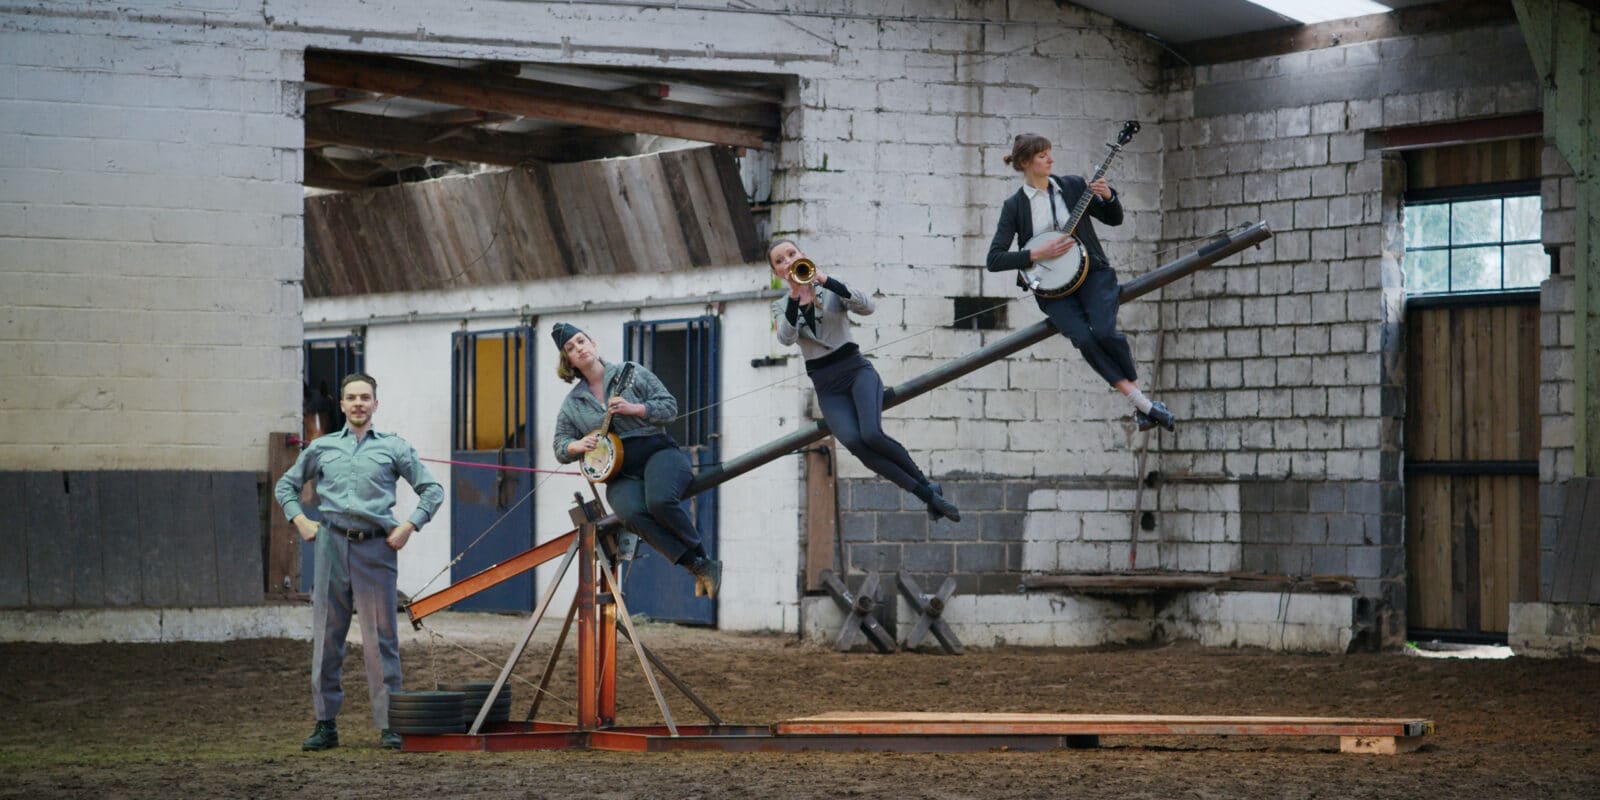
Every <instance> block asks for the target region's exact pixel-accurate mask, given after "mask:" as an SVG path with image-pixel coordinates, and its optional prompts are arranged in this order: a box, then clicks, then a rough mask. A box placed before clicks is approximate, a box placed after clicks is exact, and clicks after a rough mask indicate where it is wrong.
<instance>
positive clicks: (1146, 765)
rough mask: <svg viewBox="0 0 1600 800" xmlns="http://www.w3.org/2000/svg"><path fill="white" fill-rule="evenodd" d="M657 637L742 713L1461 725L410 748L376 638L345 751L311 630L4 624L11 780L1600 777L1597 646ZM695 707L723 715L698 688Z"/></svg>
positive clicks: (1218, 782)
mask: <svg viewBox="0 0 1600 800" xmlns="http://www.w3.org/2000/svg"><path fill="white" fill-rule="evenodd" d="M509 622H510V623H511V624H507V625H503V626H501V631H500V632H499V633H491V634H489V635H484V634H483V633H482V631H479V632H478V633H477V634H467V635H451V636H449V637H447V638H444V639H439V638H435V639H432V640H431V642H432V643H430V640H418V639H412V640H410V642H409V643H408V644H406V645H405V646H404V647H403V652H404V658H405V663H406V680H407V687H408V688H413V689H416V688H432V684H433V683H434V682H435V681H439V680H448V681H460V680H488V679H492V678H493V677H494V676H495V675H496V674H497V673H498V671H499V667H500V665H501V664H503V663H504V660H505V658H506V657H507V655H508V654H509V652H510V646H511V643H512V641H513V640H514V639H515V638H517V636H516V634H515V633H514V631H516V630H520V627H521V624H520V623H516V622H515V621H514V620H511V621H509ZM474 636H476V638H474ZM642 636H643V637H644V639H645V641H646V642H647V643H650V644H651V645H652V646H653V647H654V648H655V649H656V650H657V651H658V653H659V654H660V655H661V656H662V657H663V658H664V659H665V660H666V661H667V663H668V664H669V665H671V666H672V667H673V668H674V669H675V670H676V671H678V672H679V673H680V674H681V675H682V676H683V677H684V678H685V679H686V680H687V681H688V682H689V683H690V685H692V686H694V687H696V688H697V689H698V690H699V691H700V692H701V694H702V695H703V696H704V697H705V698H706V699H707V700H708V701H709V702H710V703H711V704H712V706H713V707H714V708H715V709H716V710H717V711H718V713H720V714H721V715H722V716H723V717H724V719H726V720H727V721H729V722H748V723H770V722H775V721H778V720H781V719H786V718H789V717H795V716H803V715H807V714H813V713H821V712H826V711H847V710H899V711H1051V712H1063V713H1115V712H1126V713H1151V714H1263V715H1319V716H1408V717H1409V716H1417V717H1426V718H1431V719H1433V720H1435V721H1436V723H1437V734H1436V735H1435V736H1434V737H1433V738H1432V740H1431V741H1432V743H1431V744H1429V745H1428V746H1427V747H1425V748H1424V749H1423V750H1422V751H1420V752H1417V753H1412V754H1406V755H1397V756H1356V755H1342V754H1340V753H1338V752H1337V748H1338V744H1337V740H1335V739H1332V738H1308V739H1263V738H1251V737H1236V738H1210V737H1205V738H1162V739H1151V738H1143V737H1141V738H1128V737H1123V738H1117V737H1106V738H1104V739H1103V740H1102V747H1101V748H1099V749H1096V750H1062V751H1053V752H1046V753H1023V752H986V753H972V754H960V755H907V754H878V753H805V754H799V755H779V754H744V755H728V754H718V753H687V754H656V755H649V754H620V753H601V752H567V753H506V754H482V753H475V754H466V753H451V754H438V753H394V752H389V751H384V750H380V749H379V748H378V747H377V734H376V732H375V731H374V730H373V729H372V727H371V722H370V715H369V708H370V707H369V705H368V702H367V697H366V687H365V684H364V681H363V679H362V670H361V666H360V651H359V648H352V652H351V654H350V657H349V660H348V661H347V662H346V664H347V667H346V689H347V696H348V699H347V702H346V708H345V710H344V713H343V714H342V715H341V717H340V733H341V737H342V742H343V745H344V746H342V747H340V748H338V749H337V750H333V751H330V752H324V753H302V752H301V751H300V740H301V739H302V738H303V737H304V736H305V735H306V734H307V733H309V732H310V729H311V720H312V715H311V711H310V701H309V698H308V680H309V679H308V666H307V665H308V662H309V659H310V645H309V643H306V642H299V641H287V640H254V641H243V642H234V643H222V644H165V645H160V644H151V645H130V644H100V645H38V644H3V645H0V664H3V665H4V680H3V682H0V708H3V709H4V711H3V716H0V797H28V798H34V797H109V798H117V797H163V798H166V797H175V796H188V797H196V798H201V797H207V798H209V797H262V798H275V797H285V798H287V797H301V798H303V797H338V798H356V797H374V798H385V799H386V800H397V799H398V798H405V797H427V796H454V795H463V796H488V797H517V798H546V797H599V798H621V797H672V798H735V797H739V798H742V797H797V798H849V797H856V796H870V797H883V798H901V797H926V798H969V797H970V798H991V797H1127V798H1144V797H1148V798H1240V797H1274V798H1354V797H1412V798H1416V797H1469V796H1477V797H1483V798H1524V797H1525V798H1595V797H1600V751H1597V748H1600V663H1595V662H1594V661H1589V660H1580V659H1571V660H1563V661H1541V660H1533V659H1525V658H1512V659H1509V660H1503V661H1482V660H1479V661H1472V660H1442V659H1425V658H1420V657H1416V656H1409V655H1401V654H1386V655H1375V654H1359V655H1349V656H1294V655H1278V654H1271V653H1263V652H1241V651H1231V650H1205V649H1200V648H1196V647H1189V646H1172V647H1164V648H1159V649H1141V650H1093V651H1085V650H1042V649H1025V648H1005V649H998V650H975V651H971V652H969V653H968V654H967V655H964V656H960V657H947V656H939V655H931V654H917V653H912V654H906V653H902V654H898V655H892V656H878V655H874V654H868V653H852V654H844V655H841V654H836V653H833V652H831V651H828V650H825V649H822V648H819V647H815V646H811V645H804V644H799V643H797V642H795V641H794V640H793V639H791V638H784V637H756V636H737V635H730V634H722V633H716V632H711V631H704V630H694V629H685V628H677V627H672V626H662V625H651V626H647V627H646V628H645V629H644V630H643V633H642ZM548 646H549V641H548V639H545V638H543V637H541V638H539V639H536V641H535V645H534V646H533V647H532V648H531V649H530V651H529V655H528V656H526V657H524V659H523V660H522V662H521V664H520V666H519V669H518V671H517V674H516V678H515V679H514V681H513V683H512V688H513V694H514V697H515V699H516V707H517V708H516V711H515V712H514V713H515V714H517V715H518V716H520V715H521V714H523V713H524V712H525V710H526V701H527V700H528V699H529V698H531V696H532V695H531V684H530V683H529V681H536V680H537V677H538V671H539V669H540V668H541V667H542V665H543V662H544V658H545V657H546V655H547V653H548ZM569 650H570V646H569ZM669 691H670V690H669ZM553 693H554V695H555V697H556V699H552V700H551V701H549V702H548V703H547V704H546V710H545V711H542V712H541V715H540V716H541V717H543V718H549V719H556V720H562V721H567V720H571V719H572V718H573V711H572V705H571V702H570V698H571V697H572V680H571V669H570V666H567V667H564V668H563V669H561V670H560V671H559V672H558V680H557V683H556V684H555V685H554V686H553ZM619 694H620V695H621V697H620V700H619V706H620V710H619V722H621V723H623V724H630V723H634V724H636V723H643V722H650V721H655V720H658V719H659V713H658V712H656V711H655V709H654V707H653V705H652V701H651V700H650V696H649V693H648V690H647V689H646V688H645V686H644V683H643V681H642V680H641V679H640V676H639V673H638V671H637V669H636V668H634V667H632V666H631V665H629V666H624V667H622V669H621V676H620V679H619ZM672 705H673V711H674V714H675V715H677V717H678V718H679V720H680V721H683V722H697V721H700V718H699V717H697V716H696V715H695V713H694V709H693V707H692V706H690V705H689V704H688V703H687V702H686V701H684V700H683V699H682V698H681V697H676V696H675V697H674V698H673V701H672Z"/></svg>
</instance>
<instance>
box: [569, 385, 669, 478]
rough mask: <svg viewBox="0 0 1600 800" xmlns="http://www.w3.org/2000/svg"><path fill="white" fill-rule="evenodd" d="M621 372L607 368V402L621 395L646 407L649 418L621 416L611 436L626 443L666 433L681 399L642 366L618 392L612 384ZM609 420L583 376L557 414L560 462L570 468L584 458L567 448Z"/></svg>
mask: <svg viewBox="0 0 1600 800" xmlns="http://www.w3.org/2000/svg"><path fill="white" fill-rule="evenodd" d="M624 363H627V362H624ZM621 371H622V364H607V365H606V371H605V384H606V391H607V392H609V394H607V395H606V399H608V400H609V399H610V398H611V397H612V396H613V395H619V394H620V395H622V399H624V400H627V401H628V402H630V403H644V408H645V415H644V416H643V417H630V416H628V415H626V414H617V415H615V416H613V417H612V418H611V432H612V433H615V434H616V435H617V436H618V437H620V438H623V439H632V438H634V437H637V436H649V435H651V434H655V433H666V430H665V429H664V428H662V427H661V426H662V425H665V424H667V423H668V422H671V421H672V420H674V419H676V418H677V416H678V400H677V398H675V397H673V396H672V392H669V391H667V386H666V384H664V383H662V382H661V379H660V378H657V377H656V376H655V373H653V372H651V371H650V370H647V369H645V368H644V367H643V366H641V365H639V364H634V365H633V379H632V380H630V381H628V385H627V386H624V387H621V391H618V389H617V387H615V386H613V385H612V384H613V383H614V382H615V381H616V379H617V374H618V373H620V372H621ZM605 418H606V404H605V403H602V402H601V401H599V400H596V399H595V396H594V393H593V392H591V391H589V381H588V380H586V379H585V378H584V377H583V376H582V375H579V376H578V385H576V386H574V387H572V391H570V392H567V397H566V399H565V400H562V401H561V411H560V412H559V413H558V414H556V438H555V442H554V444H553V446H554V447H555V451H556V460H557V461H559V462H561V463H563V464H570V463H572V462H574V461H577V460H578V459H580V458H582V457H583V455H582V454H581V453H580V454H576V455H575V454H573V453H569V452H567V445H569V444H572V443H573V441H575V440H577V439H582V438H583V437H585V436H588V435H589V433H590V432H591V431H593V430H595V429H596V428H599V427H600V423H601V421H603V420H604V419H605Z"/></svg>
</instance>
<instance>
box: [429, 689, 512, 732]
mask: <svg viewBox="0 0 1600 800" xmlns="http://www.w3.org/2000/svg"><path fill="white" fill-rule="evenodd" d="M439 689H440V693H448V692H459V693H460V694H461V729H462V730H470V729H471V728H472V721H473V720H475V719H477V718H478V711H479V710H481V709H482V708H483V701H484V700H486V699H488V697H489V692H490V691H492V690H493V689H494V681H464V682H461V683H441V684H439ZM509 719H511V687H510V686H502V687H500V694H498V695H496V696H495V698H494V705H493V706H490V708H489V716H488V718H486V719H485V720H484V722H505V721H507V720H509Z"/></svg>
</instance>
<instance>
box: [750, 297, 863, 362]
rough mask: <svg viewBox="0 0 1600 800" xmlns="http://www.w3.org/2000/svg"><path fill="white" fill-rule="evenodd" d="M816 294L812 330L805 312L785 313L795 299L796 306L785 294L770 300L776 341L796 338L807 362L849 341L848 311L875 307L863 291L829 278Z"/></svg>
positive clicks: (790, 340) (792, 340)
mask: <svg viewBox="0 0 1600 800" xmlns="http://www.w3.org/2000/svg"><path fill="white" fill-rule="evenodd" d="M816 296H817V299H816V300H815V302H813V303H812V304H811V310H812V318H813V319H814V320H815V322H816V327H815V329H813V328H812V324H811V323H812V321H813V320H812V319H808V318H806V316H805V315H804V314H800V313H797V314H795V315H792V316H791V315H790V314H789V313H788V311H789V304H790V302H794V303H795V305H796V307H797V308H798V306H799V301H791V298H790V297H789V296H788V295H787V294H786V295H784V296H782V297H780V298H778V299H777V300H774V301H772V319H773V321H774V323H776V325H777V330H778V341H780V342H782V343H784V344H794V343H795V342H796V341H798V342H799V343H800V353H801V354H802V355H804V356H805V357H806V360H807V361H810V360H812V359H815V358H821V357H823V356H825V355H827V354H829V353H831V352H833V351H835V350H838V349H839V348H841V347H843V346H845V345H847V344H849V343H850V342H851V341H852V340H851V338H850V317H849V314H847V313H846V312H847V311H848V312H850V313H854V314H871V313H872V312H873V311H874V310H875V308H876V307H875V306H873V304H872V298H871V297H869V296H867V294H866V292H855V291H851V290H850V289H849V288H847V287H846V286H845V285H844V284H843V283H840V282H839V281H838V280H837V279H835V278H832V277H830V278H828V282H827V283H825V284H823V285H822V287H821V288H819V289H818V290H817V291H816Z"/></svg>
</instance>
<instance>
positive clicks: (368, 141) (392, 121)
mask: <svg viewBox="0 0 1600 800" xmlns="http://www.w3.org/2000/svg"><path fill="white" fill-rule="evenodd" d="M327 144H342V145H347V146H350V147H360V148H363V149H366V150H378V151H385V152H392V153H411V154H413V155H422V156H431V157H433V158H437V159H440V160H443V161H472V162H477V163H481V164H499V165H502V166H515V165H517V164H523V163H526V162H528V161H530V160H535V161H550V160H566V159H565V158H563V155H564V150H565V148H563V147H562V146H561V145H560V144H559V143H558V142H552V141H551V140H549V139H546V138H543V137H534V136H524V135H521V134H515V133H502V132H499V131H488V130H480V129H477V128H461V127H456V126H452V125H433V124H427V123H421V122H414V121H412V120H409V119H403V118H400V117H380V116H376V115H373V114H355V113H351V112H349V111H330V110H328V109H321V108H317V109H309V110H307V111H306V146H308V147H311V146H317V145H327Z"/></svg>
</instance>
